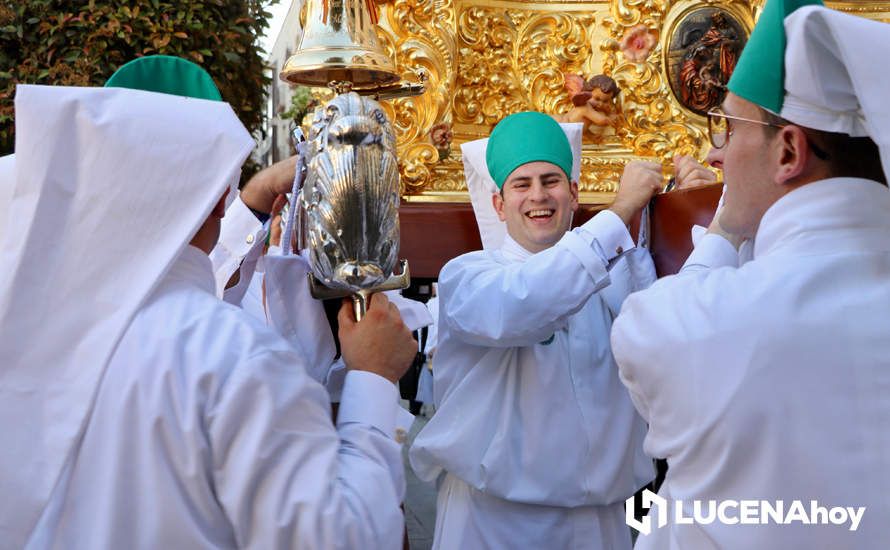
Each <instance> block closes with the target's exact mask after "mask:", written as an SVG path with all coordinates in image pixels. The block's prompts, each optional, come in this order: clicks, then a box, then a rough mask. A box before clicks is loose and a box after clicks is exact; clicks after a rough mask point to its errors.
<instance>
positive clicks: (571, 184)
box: [569, 181, 578, 212]
mask: <svg viewBox="0 0 890 550" xmlns="http://www.w3.org/2000/svg"><path fill="white" fill-rule="evenodd" d="M569 191H570V192H571V193H572V212H575V211H576V210H578V182H577V181H570V182H569Z"/></svg>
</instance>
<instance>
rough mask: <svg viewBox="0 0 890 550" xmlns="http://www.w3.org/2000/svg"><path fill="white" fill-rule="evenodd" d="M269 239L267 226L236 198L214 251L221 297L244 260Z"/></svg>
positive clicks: (228, 212)
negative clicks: (265, 239) (264, 240)
mask: <svg viewBox="0 0 890 550" xmlns="http://www.w3.org/2000/svg"><path fill="white" fill-rule="evenodd" d="M265 237H266V232H265V230H264V229H263V224H261V223H260V221H259V220H258V219H257V217H256V216H255V215H254V214H253V212H251V211H250V208H248V207H247V205H245V204H244V203H243V202H242V201H241V198H240V197H238V198H236V199H235V200H234V201H233V202H232V204H231V205H230V206H229V208H228V209H227V210H226V215H225V217H224V218H223V220H222V227H221V228H220V235H219V242H218V243H217V245H216V246H215V247H214V248H213V250H212V251H211V252H210V261H211V262H212V263H213V273H214V277H215V278H216V288H217V294H218V295H219V296H222V295H223V291H224V290H225V285H226V283H227V282H228V281H229V279H230V278H231V277H232V274H233V273H235V271H237V270H238V267H239V266H240V265H241V261H242V260H243V259H244V257H245V256H246V255H247V254H248V252H250V250H251V249H253V248H254V247H255V246H261V244H260V243H261V241H262V240H263V239H264V238H265Z"/></svg>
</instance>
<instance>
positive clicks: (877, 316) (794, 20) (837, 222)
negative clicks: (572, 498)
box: [612, 0, 890, 550]
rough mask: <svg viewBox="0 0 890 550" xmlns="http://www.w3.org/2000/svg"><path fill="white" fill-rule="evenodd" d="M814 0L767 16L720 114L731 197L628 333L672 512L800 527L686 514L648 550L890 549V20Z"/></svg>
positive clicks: (639, 305)
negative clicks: (747, 248) (776, 512)
mask: <svg viewBox="0 0 890 550" xmlns="http://www.w3.org/2000/svg"><path fill="white" fill-rule="evenodd" d="M806 4H820V2H813V1H807V0H769V1H768V2H767V4H766V6H765V7H764V11H763V14H762V15H761V18H760V20H759V22H758V23H757V26H756V28H755V29H754V32H753V33H752V35H751V39H750V41H749V42H748V44H747V45H746V46H745V50H744V51H743V53H742V56H741V58H740V60H739V64H738V67H737V69H736V72H735V73H734V74H733V76H732V78H731V80H730V82H729V91H730V93H729V94H728V95H727V98H726V100H725V102H724V103H723V108H722V109H721V110H716V111H713V112H712V113H710V121H709V122H710V128H709V130H710V136H711V144H712V146H713V151H712V152H711V154H710V155H709V160H710V161H711V162H712V164H716V165H718V166H721V167H722V168H723V173H724V177H725V181H726V192H725V196H724V198H725V202H724V206H723V207H722V209H721V210H720V211H719V212H718V214H717V215H716V216H715V219H714V221H713V223H712V224H711V226H710V228H709V230H708V234H707V235H705V236H704V237H703V238H702V239H701V240H700V241H699V243H698V245H697V246H696V248H695V250H694V251H693V252H692V254H691V256H690V257H689V259H688V260H687V262H686V265H685V266H684V267H683V269H682V270H681V271H680V273H679V274H677V275H675V276H671V277H665V278H664V279H662V280H660V281H658V282H657V283H655V284H654V285H652V287H650V288H649V289H647V290H644V291H642V292H639V293H637V294H635V295H634V296H631V297H630V298H629V299H628V300H627V301H626V302H625V304H624V307H623V309H622V311H621V315H620V317H619V318H618V319H617V320H616V322H615V326H614V329H613V332H612V346H613V350H614V352H615V358H616V361H617V362H618V365H619V367H620V371H621V378H622V381H623V382H624V383H625V384H626V385H627V387H628V389H629V390H630V392H631V396H632V397H633V400H634V404H635V405H636V407H637V409H638V410H639V412H640V413H641V414H642V415H643V417H644V418H645V419H646V420H647V422H648V423H649V432H648V434H647V436H646V441H645V448H646V451H647V452H648V453H649V454H651V455H652V456H655V457H661V458H666V459H667V461H668V465H669V470H668V474H667V478H666V480H665V482H664V485H662V487H661V489H660V494H661V496H662V497H664V498H665V499H666V500H667V501H668V502H669V503H670V504H669V506H670V507H671V510H669V514H670V515H669V516H668V517H670V518H673V517H676V506H678V504H677V503H676V501H677V500H681V501H682V502H683V505H684V510H682V511H683V512H684V514H683V515H685V516H687V517H688V516H690V514H691V513H692V512H693V510H694V509H698V508H700V507H704V508H706V507H707V505H708V503H709V502H711V503H713V502H718V503H721V504H720V505H721V506H723V505H726V504H729V505H732V503H733V502H735V503H739V502H743V501H749V500H753V501H755V504H757V505H759V506H760V508H761V510H762V509H763V507H764V503H768V504H769V505H770V506H771V507H777V506H778V507H782V508H783V509H784V511H785V513H786V514H788V516H786V518H785V519H786V520H787V519H788V518H791V519H792V520H793V521H791V522H790V523H789V524H782V523H781V522H780V521H776V520H775V519H769V518H765V519H766V520H767V521H763V523H764V524H761V522H760V519H761V517H758V515H757V514H755V515H754V518H753V520H754V521H753V522H752V521H750V520H751V517H750V514H748V513H744V512H743V511H739V513H738V514H735V513H733V514H730V515H729V517H725V518H720V520H717V519H715V518H714V517H713V516H712V517H711V521H693V522H686V523H683V524H680V523H679V522H673V521H671V520H669V522H668V524H667V525H666V526H664V527H661V528H659V529H655V530H653V531H652V532H651V533H650V534H649V535H648V536H642V535H641V536H640V538H639V540H638V541H637V548H638V549H643V548H645V549H649V548H651V549H658V550H661V549H686V548H696V549H698V548H721V549H723V548H726V549H735V548H739V549H743V548H884V547H886V545H887V541H890V524H888V522H887V518H890V499H888V498H887V493H888V491H890V430H888V426H890V391H888V388H890V328H888V324H887V315H888V311H890V191H888V188H887V177H886V174H887V169H888V167H890V112H888V110H887V108H886V90H887V89H888V88H890V76H888V73H887V71H881V70H878V69H876V67H878V66H879V64H880V63H881V61H882V59H881V57H882V56H886V54H887V52H888V51H890V25H887V24H884V23H878V22H875V21H869V20H867V19H863V18H858V17H854V16H851V15H847V14H844V13H840V12H837V11H833V10H830V9H826V8H824V7H821V6H818V5H810V6H806ZM786 45H787V48H786ZM882 161H883V162H882ZM882 163H883V169H882ZM743 240H749V241H753V243H754V244H753V258H752V259H750V261H748V262H747V263H745V264H744V265H741V266H740V265H739V261H740V260H739V255H738V253H737V249H738V247H739V244H740V243H741V242H742V241H743ZM795 503H799V504H802V505H803V507H804V508H805V509H806V510H807V513H806V514H804V515H803V517H801V516H800V515H798V516H796V517H795V516H792V515H791V514H790V513H789V511H790V510H792V509H794V507H795ZM841 508H844V509H846V510H848V511H849V512H848V513H845V514H843V515H842V516H839V515H836V512H832V513H831V514H830V517H829V514H827V513H826V512H821V513H819V510H830V509H841ZM810 511H812V512H810ZM650 515H653V514H651V513H650ZM745 516H749V517H747V518H746V517H745ZM746 519H747V520H749V521H745V520H746ZM753 523H756V524H753Z"/></svg>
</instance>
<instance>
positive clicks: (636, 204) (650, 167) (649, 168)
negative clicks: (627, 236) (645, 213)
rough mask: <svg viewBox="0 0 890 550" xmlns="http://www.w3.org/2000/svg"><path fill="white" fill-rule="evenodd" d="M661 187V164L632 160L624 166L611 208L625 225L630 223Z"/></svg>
mask: <svg viewBox="0 0 890 550" xmlns="http://www.w3.org/2000/svg"><path fill="white" fill-rule="evenodd" d="M661 187H662V179H661V164H659V163H657V162H647V161H642V160H632V161H630V162H628V163H627V166H625V167H624V173H623V174H621V183H620V184H619V186H618V194H617V195H616V196H615V202H613V203H612V206H610V207H609V210H611V211H612V212H614V213H615V214H618V217H620V218H621V220H622V221H624V223H625V225H630V222H631V220H633V218H634V216H636V215H637V214H638V213H639V212H640V210H642V209H643V207H644V206H646V205H647V204H649V200H650V199H651V198H652V197H653V196H654V195H655V194H656V193H658V192H659V191H661Z"/></svg>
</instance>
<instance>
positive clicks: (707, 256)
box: [680, 233, 739, 271]
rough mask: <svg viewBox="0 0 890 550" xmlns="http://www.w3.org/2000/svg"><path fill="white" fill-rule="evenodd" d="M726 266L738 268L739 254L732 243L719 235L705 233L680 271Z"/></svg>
mask: <svg viewBox="0 0 890 550" xmlns="http://www.w3.org/2000/svg"><path fill="white" fill-rule="evenodd" d="M727 266H729V267H738V266H739V252H738V251H737V250H736V249H735V247H734V246H732V243H730V242H729V241H727V240H726V239H725V238H723V237H721V236H720V235H717V234H715V233H706V234H705V235H702V237H701V239H699V241H698V244H697V245H696V246H695V249H693V251H692V254H690V255H689V258H687V259H686V263H684V264H683V268H682V269H681V270H680V271H685V270H686V269H687V268H689V269H696V268H708V269H713V268H717V267H727Z"/></svg>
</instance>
